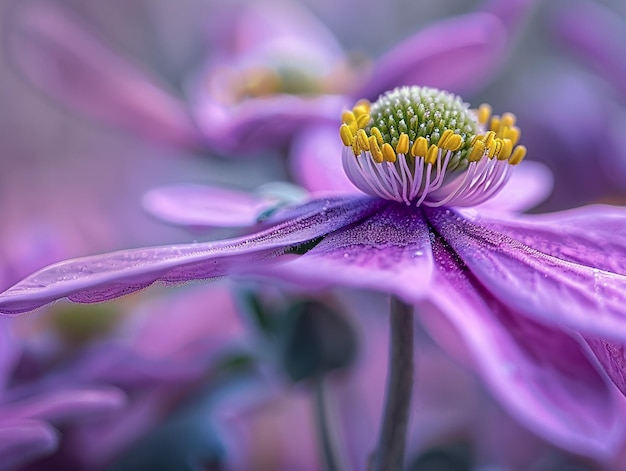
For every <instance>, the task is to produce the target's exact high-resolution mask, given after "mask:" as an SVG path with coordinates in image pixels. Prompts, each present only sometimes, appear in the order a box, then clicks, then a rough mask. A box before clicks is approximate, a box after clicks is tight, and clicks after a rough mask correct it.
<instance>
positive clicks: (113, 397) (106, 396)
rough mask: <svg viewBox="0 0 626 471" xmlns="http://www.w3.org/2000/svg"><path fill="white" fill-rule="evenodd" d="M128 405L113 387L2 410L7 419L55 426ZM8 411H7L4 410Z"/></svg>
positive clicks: (43, 398) (66, 392) (44, 398)
mask: <svg viewBox="0 0 626 471" xmlns="http://www.w3.org/2000/svg"><path fill="white" fill-rule="evenodd" d="M125 404H126V396H125V395H124V393H123V392H122V391H121V390H119V389H117V388H112V387H101V388H90V389H66V390H60V391H55V392H48V393H44V394H42V395H39V396H36V397H34V398H30V399H27V400H23V401H21V402H14V403H10V404H8V405H6V406H4V407H2V406H0V410H2V416H3V417H9V418H15V419H18V418H30V419H43V420H47V421H51V422H55V423H59V422H61V423H63V422H66V421H68V420H84V419H89V418H90V416H93V415H98V414H101V413H103V412H104V413H106V412H111V411H115V410H118V409H120V408H122V407H123V406H124V405H125ZM3 409H4V410H3Z"/></svg>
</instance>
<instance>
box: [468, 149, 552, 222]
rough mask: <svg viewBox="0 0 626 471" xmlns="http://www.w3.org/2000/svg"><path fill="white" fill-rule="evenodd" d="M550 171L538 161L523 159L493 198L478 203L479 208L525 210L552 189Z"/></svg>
mask: <svg viewBox="0 0 626 471" xmlns="http://www.w3.org/2000/svg"><path fill="white" fill-rule="evenodd" d="M553 182H554V177H553V176H552V172H551V171H550V170H549V169H548V167H546V166H545V165H543V164H540V163H539V162H530V161H524V163H523V164H522V165H520V166H518V167H517V168H516V169H515V171H514V172H513V174H512V175H511V179H510V180H509V182H508V183H507V184H506V186H505V187H504V188H503V189H502V190H501V191H500V192H499V193H498V194H497V195H496V196H494V197H493V198H491V199H490V200H488V201H486V202H485V203H483V204H481V205H479V208H480V209H494V210H500V211H510V212H520V211H526V210H528V209H530V208H532V207H534V206H536V205H538V204H539V203H541V202H542V201H543V200H545V199H546V198H547V197H548V195H549V194H550V192H551V191H552V184H553Z"/></svg>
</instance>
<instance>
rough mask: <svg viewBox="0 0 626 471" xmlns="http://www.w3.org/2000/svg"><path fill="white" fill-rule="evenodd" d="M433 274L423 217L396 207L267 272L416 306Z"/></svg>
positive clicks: (412, 211)
mask: <svg viewBox="0 0 626 471" xmlns="http://www.w3.org/2000/svg"><path fill="white" fill-rule="evenodd" d="M375 201H376V200H375ZM377 201H379V204H380V202H381V201H382V200H377ZM432 271H433V260H432V253H431V248H430V239H429V234H428V228H427V226H426V223H425V221H424V219H423V217H422V215H421V213H420V212H417V211H415V209H414V208H408V207H406V206H404V205H400V204H391V205H387V206H386V207H385V206H382V207H381V209H380V210H379V211H377V212H376V213H374V214H372V215H371V216H369V217H367V218H365V219H363V220H362V221H361V222H359V223H358V224H355V225H353V226H350V227H346V228H344V229H341V230H339V231H336V232H333V233H331V234H329V235H328V236H327V237H326V238H325V239H324V240H323V241H322V242H320V243H319V244H318V245H317V246H315V247H314V248H313V249H311V250H310V251H308V252H307V253H306V254H304V255H303V256H301V257H298V258H297V259H295V260H293V261H290V262H289V263H283V264H280V265H273V266H271V267H268V269H267V270H266V271H265V273H269V274H272V275H274V276H279V277H281V278H285V279H287V280H288V281H296V282H297V281H306V282H307V283H308V284H309V285H313V286H318V287H322V286H325V287H329V286H336V285H337V284H340V285H343V286H353V287H357V288H369V289H374V290H379V291H386V292H389V293H393V294H396V295H398V296H401V297H402V298H404V299H405V300H407V301H409V302H411V301H417V300H420V299H422V298H423V296H424V295H425V294H426V293H427V292H429V291H430V289H431V288H432V287H431V286H430V278H431V275H432Z"/></svg>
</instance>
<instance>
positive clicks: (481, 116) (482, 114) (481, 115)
mask: <svg viewBox="0 0 626 471" xmlns="http://www.w3.org/2000/svg"><path fill="white" fill-rule="evenodd" d="M490 116H491V106H489V105H488V104H487V103H483V104H482V105H480V106H479V107H478V113H477V117H478V122H479V123H480V124H482V125H483V126H484V125H485V124H487V121H489V117H490Z"/></svg>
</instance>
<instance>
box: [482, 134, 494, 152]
mask: <svg viewBox="0 0 626 471" xmlns="http://www.w3.org/2000/svg"><path fill="white" fill-rule="evenodd" d="M495 138H496V133H495V132H493V131H487V133H486V134H485V135H484V137H483V139H482V141H483V142H484V143H485V149H489V148H490V147H491V146H492V145H493V140H494V139H495Z"/></svg>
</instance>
